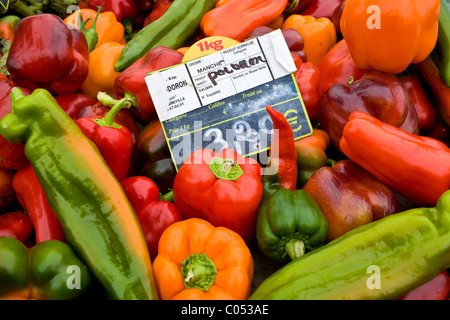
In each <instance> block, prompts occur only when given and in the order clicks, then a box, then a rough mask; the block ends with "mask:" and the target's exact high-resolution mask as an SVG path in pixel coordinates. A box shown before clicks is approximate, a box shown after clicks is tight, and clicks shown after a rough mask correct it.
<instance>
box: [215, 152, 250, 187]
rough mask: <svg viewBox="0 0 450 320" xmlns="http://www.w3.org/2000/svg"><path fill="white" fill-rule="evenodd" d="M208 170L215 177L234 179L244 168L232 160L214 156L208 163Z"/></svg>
mask: <svg viewBox="0 0 450 320" xmlns="http://www.w3.org/2000/svg"><path fill="white" fill-rule="evenodd" d="M209 170H211V172H212V173H214V175H215V176H216V177H217V179H225V180H230V181H236V180H237V179H238V178H239V177H240V176H242V175H243V174H244V170H242V168H241V167H240V166H239V165H238V164H237V163H236V162H234V161H233V160H231V159H224V158H218V157H214V158H213V159H212V160H211V162H210V163H209Z"/></svg>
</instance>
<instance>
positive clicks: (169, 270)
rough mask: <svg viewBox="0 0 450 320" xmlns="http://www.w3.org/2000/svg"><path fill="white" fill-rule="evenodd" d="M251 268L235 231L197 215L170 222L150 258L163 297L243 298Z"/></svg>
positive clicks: (249, 279) (244, 297)
mask: <svg viewBox="0 0 450 320" xmlns="http://www.w3.org/2000/svg"><path fill="white" fill-rule="evenodd" d="M253 270H254V265H253V258H252V255H251V253H250V250H249V249H248V247H247V246H246V244H245V242H244V240H242V238H241V237H240V236H239V235H238V234H237V233H235V232H234V231H231V230H230V229H228V228H225V227H214V226H213V225H211V224H210V223H209V222H207V221H206V220H202V219H198V218H191V219H187V220H183V221H179V222H175V223H174V224H172V225H170V226H169V227H168V228H167V229H166V230H165V231H164V232H163V234H162V235H161V238H160V240H159V246H158V255H157V256H156V258H155V260H154V262H153V271H154V275H155V280H156V285H157V288H158V290H159V293H160V298H161V299H163V300H244V299H247V298H248V297H249V295H250V289H251V283H252V280H253Z"/></svg>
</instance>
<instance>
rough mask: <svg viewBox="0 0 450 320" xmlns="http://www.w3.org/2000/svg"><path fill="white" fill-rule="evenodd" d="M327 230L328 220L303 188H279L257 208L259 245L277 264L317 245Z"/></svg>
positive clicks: (296, 257)
mask: <svg viewBox="0 0 450 320" xmlns="http://www.w3.org/2000/svg"><path fill="white" fill-rule="evenodd" d="M327 233H328V223H327V219H326V218H325V216H324V214H323V213H322V210H321V209H320V207H319V206H318V205H317V203H316V201H315V200H314V198H313V197H311V196H310V195H309V194H308V193H307V192H305V191H303V190H295V191H291V190H287V189H281V190H278V191H277V192H275V193H274V194H273V195H272V196H271V197H270V199H269V200H268V201H266V202H264V203H263V204H262V205H261V206H260V208H259V212H258V220H257V222H256V239H257V241H258V247H259V249H260V250H261V252H262V253H263V254H264V255H266V256H267V257H269V258H270V259H271V260H272V261H274V262H276V263H278V264H286V263H287V262H289V261H291V260H295V259H298V258H300V257H301V256H302V255H303V254H305V253H306V252H310V251H312V250H315V249H316V248H318V247H320V246H321V245H323V244H324V242H325V239H326V236H327Z"/></svg>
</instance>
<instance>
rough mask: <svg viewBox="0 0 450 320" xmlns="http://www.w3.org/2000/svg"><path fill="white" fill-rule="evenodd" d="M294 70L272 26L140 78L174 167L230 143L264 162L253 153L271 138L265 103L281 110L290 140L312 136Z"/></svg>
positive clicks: (267, 145) (260, 152)
mask: <svg viewBox="0 0 450 320" xmlns="http://www.w3.org/2000/svg"><path fill="white" fill-rule="evenodd" d="M295 70H296V68H295V65H294V63H293V60H292V57H291V54H290V52H289V49H288V48H287V45H286V42H285V41H284V38H283V36H282V34H281V31H279V30H278V31H274V32H272V33H269V34H267V35H265V36H262V37H259V38H255V39H252V40H250V41H247V42H243V43H241V44H239V45H236V46H233V47H230V48H227V49H224V50H221V51H219V52H216V53H213V54H211V55H208V56H205V57H201V58H199V59H196V60H192V61H188V62H186V63H183V64H181V65H177V66H174V67H171V68H167V69H164V70H160V71H157V72H155V73H152V74H149V75H148V76H147V77H146V82H147V85H148V88H149V91H150V94H151V95H152V99H153V102H154V104H155V108H156V110H157V113H158V117H159V120H160V121H161V125H162V128H163V130H164V133H165V136H166V140H167V143H168V145H169V149H170V151H171V154H172V159H173V162H174V164H175V167H176V168H177V169H179V167H180V166H181V164H182V163H183V161H184V160H185V159H186V158H187V157H188V156H189V155H190V154H191V153H192V152H194V151H195V150H198V149H201V148H208V149H212V150H214V151H216V152H219V151H220V150H222V149H224V148H231V149H234V150H236V152H237V153H239V154H240V155H242V156H243V157H250V156H252V157H255V158H258V157H259V158H258V161H260V162H261V161H262V162H263V163H262V164H264V159H261V158H260V157H261V156H262V155H263V154H264V153H263V152H264V151H267V150H268V149H269V148H270V144H271V141H272V136H273V125H272V120H271V118H270V116H269V114H268V113H267V111H266V106H268V105H270V106H271V107H273V108H274V109H275V110H277V111H279V112H281V113H283V114H284V115H285V117H286V119H287V120H288V122H289V123H290V124H291V127H292V131H293V133H294V139H295V140H298V139H301V138H303V137H306V136H308V135H311V133H312V127H311V123H310V120H309V118H308V114H307V113H306V109H305V106H304V103H303V100H302V97H301V94H300V91H299V89H298V85H297V81H296V79H295V76H294V75H293V72H295ZM265 164H267V163H265Z"/></svg>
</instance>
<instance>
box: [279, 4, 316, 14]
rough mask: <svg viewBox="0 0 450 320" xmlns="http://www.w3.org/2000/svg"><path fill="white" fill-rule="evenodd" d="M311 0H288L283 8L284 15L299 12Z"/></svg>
mask: <svg viewBox="0 0 450 320" xmlns="http://www.w3.org/2000/svg"><path fill="white" fill-rule="evenodd" d="M311 1H312V0H289V1H288V3H287V5H286V9H284V15H285V16H290V15H291V14H299V13H300V12H302V11H303V10H305V9H306V8H307V7H308V6H309V5H310V4H311Z"/></svg>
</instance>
